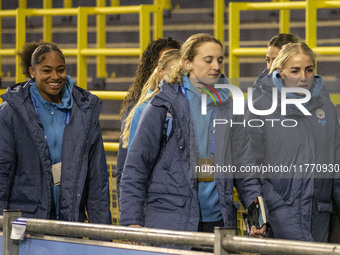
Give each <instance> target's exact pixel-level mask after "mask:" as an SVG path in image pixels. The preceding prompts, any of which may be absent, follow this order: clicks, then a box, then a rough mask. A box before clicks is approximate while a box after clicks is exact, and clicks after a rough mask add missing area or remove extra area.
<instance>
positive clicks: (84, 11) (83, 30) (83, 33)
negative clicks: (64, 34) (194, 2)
mask: <svg viewBox="0 0 340 255" xmlns="http://www.w3.org/2000/svg"><path fill="white" fill-rule="evenodd" d="M158 2H159V3H158ZM155 3H156V4H155V5H138V6H119V7H104V6H103V5H104V4H105V1H101V0H98V1H97V7H78V8H53V9H52V8H51V6H52V5H51V0H44V9H26V6H27V3H26V1H25V0H20V1H19V8H18V9H16V10H2V11H0V18H2V17H15V18H16V38H17V40H16V45H15V46H16V47H15V49H0V57H1V56H4V55H7V56H14V55H15V52H16V51H18V50H21V49H22V47H23V45H24V44H25V42H26V17H29V16H42V17H43V18H44V24H43V39H44V40H46V41H51V38H52V22H51V18H52V16H65V15H75V16H77V26H78V27H77V28H78V29H77V31H78V33H77V48H76V49H64V50H63V52H64V54H65V55H72V56H77V63H78V65H77V81H78V82H77V83H78V84H79V85H80V86H81V87H83V88H86V79H87V66H86V58H87V57H88V56H97V76H98V77H106V76H107V74H106V70H105V67H106V66H105V56H141V54H142V53H143V51H144V50H145V49H146V47H147V44H148V43H149V41H150V34H151V25H150V14H151V13H153V14H154V16H155V22H154V33H153V35H154V39H158V38H161V37H162V36H163V34H162V31H163V6H164V5H163V1H161V0H155ZM70 4H71V3H70V2H69V1H65V5H67V6H69V5H70ZM130 13H139V31H140V32H139V44H140V45H139V48H117V49H111V48H110V49H108V48H106V47H105V39H106V38H105V32H106V29H105V15H107V14H130ZM89 15H97V21H98V22H97V48H96V49H92V48H87V36H88V33H87V31H88V24H87V19H88V16H89ZM19 63H20V61H19V57H18V56H16V82H20V81H24V80H25V77H24V75H23V74H22V72H21V67H20V65H19ZM0 71H1V70H0ZM80 74H81V75H80Z"/></svg>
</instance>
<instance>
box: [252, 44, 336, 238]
mask: <svg viewBox="0 0 340 255" xmlns="http://www.w3.org/2000/svg"><path fill="white" fill-rule="evenodd" d="M259 82H260V83H261V86H262V95H260V96H259V97H258V98H257V99H256V100H255V101H254V102H253V106H254V108H255V109H257V110H267V109H270V108H271V106H272V104H273V97H277V98H278V100H277V102H278V104H277V105H278V107H277V108H276V110H275V111H273V112H272V113H271V114H270V115H259V114H254V113H251V112H250V111H247V114H246V119H247V121H250V120H252V122H253V127H249V126H248V131H249V133H250V137H251V142H252V143H251V144H252V147H253V151H254V155H255V158H256V161H257V163H258V165H261V166H269V165H270V166H272V168H273V167H276V169H280V167H281V169H284V168H285V171H281V172H280V171H275V172H272V173H271V174H267V175H264V176H263V177H266V178H263V181H262V192H263V194H264V198H265V202H266V205H267V207H268V210H269V218H270V222H269V223H270V226H271V228H270V229H271V231H270V234H271V236H273V237H275V238H281V239H293V240H303V241H315V242H326V241H327V237H328V227H329V220H330V216H331V213H332V198H333V199H334V201H335V202H336V203H337V204H340V182H339V180H340V179H339V178H338V177H339V176H338V175H339V167H340V165H339V163H340V154H339V153H340V140H339V135H340V134H339V123H338V118H337V113H336V109H335V106H334V105H333V103H332V102H331V101H330V99H329V97H328V96H327V95H325V93H324V90H323V83H322V79H321V77H320V76H319V75H316V74H315V54H314V53H313V51H312V50H311V49H310V48H309V47H308V45H307V44H305V43H304V42H299V43H289V44H287V45H284V46H283V48H282V49H281V51H280V52H279V55H278V56H277V57H276V59H275V60H274V62H273V66H272V69H271V71H270V74H269V75H268V76H265V77H262V78H261V79H259ZM287 89H292V90H296V89H300V90H301V91H300V92H299V91H295V92H294V93H293V92H289V93H286V96H285V97H284V98H287V99H288V100H304V99H303V98H304V97H305V95H304V94H303V93H302V92H303V91H304V93H307V94H308V91H309V92H310V94H311V98H310V100H309V101H308V102H305V103H303V104H301V105H300V109H299V108H298V107H297V106H296V104H291V103H289V104H287V106H286V107H285V106H284V104H283V100H282V97H281V96H282V94H283V93H284V91H285V90H287ZM302 89H304V90H302ZM273 91H277V92H278V93H277V95H276V94H275V93H273ZM284 100H286V99H284ZM286 102H288V101H286ZM290 102H291V101H290ZM282 110H286V114H283V112H282ZM304 110H307V111H308V112H309V113H310V114H311V115H307V112H306V111H305V112H303V111H304ZM254 120H257V121H258V123H257V124H255V121H254ZM268 120H274V121H268ZM261 123H262V124H261ZM255 126H257V127H255ZM337 231H338V233H339V230H337Z"/></svg>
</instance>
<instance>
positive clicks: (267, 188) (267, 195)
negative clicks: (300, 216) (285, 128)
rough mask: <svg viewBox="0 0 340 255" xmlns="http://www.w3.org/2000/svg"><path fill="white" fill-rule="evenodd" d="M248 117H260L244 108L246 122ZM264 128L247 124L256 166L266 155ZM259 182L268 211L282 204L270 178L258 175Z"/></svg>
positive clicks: (262, 161)
mask: <svg viewBox="0 0 340 255" xmlns="http://www.w3.org/2000/svg"><path fill="white" fill-rule="evenodd" d="M250 119H260V117H259V116H255V115H254V114H252V113H250V111H249V110H247V109H246V114H245V120H246V122H247V121H248V120H250ZM264 129H265V127H264V126H262V127H249V126H247V134H248V135H249V141H250V147H251V150H252V155H253V157H254V159H255V163H256V165H257V166H259V165H261V164H263V163H264V161H265V156H266V150H267V146H266V144H267V143H266V135H265V130H264ZM260 182H261V191H262V194H263V198H264V200H265V203H266V206H267V208H268V210H269V211H270V210H272V209H274V208H275V207H276V205H277V204H282V201H283V200H282V197H281V196H280V194H278V193H277V192H276V191H275V189H274V187H273V185H272V183H271V182H270V179H266V178H262V176H260Z"/></svg>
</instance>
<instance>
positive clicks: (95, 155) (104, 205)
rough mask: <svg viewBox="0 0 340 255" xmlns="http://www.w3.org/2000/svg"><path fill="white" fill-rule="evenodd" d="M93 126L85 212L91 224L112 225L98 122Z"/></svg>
mask: <svg viewBox="0 0 340 255" xmlns="http://www.w3.org/2000/svg"><path fill="white" fill-rule="evenodd" d="M94 125H95V127H94V132H93V136H92V142H91V147H90V151H89V172H88V176H87V178H88V198H87V212H88V216H89V221H90V222H91V223H102V224H112V220H111V213H110V192H109V179H108V171H107V165H106V157H105V151H104V145H103V139H102V134H101V129H100V125H99V121H98V120H96V121H95V123H94Z"/></svg>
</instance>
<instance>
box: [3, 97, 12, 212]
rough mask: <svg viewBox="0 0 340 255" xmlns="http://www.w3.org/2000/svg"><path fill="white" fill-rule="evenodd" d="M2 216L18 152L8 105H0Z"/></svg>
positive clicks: (6, 203)
mask: <svg viewBox="0 0 340 255" xmlns="http://www.w3.org/2000/svg"><path fill="white" fill-rule="evenodd" d="M0 130H1V132H0V214H2V211H3V209H7V206H8V200H9V196H10V190H11V186H12V182H13V178H14V174H15V167H16V164H15V162H16V152H15V141H14V139H15V138H14V132H13V126H12V124H11V113H10V111H9V106H8V104H7V103H2V104H1V105H0Z"/></svg>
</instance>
